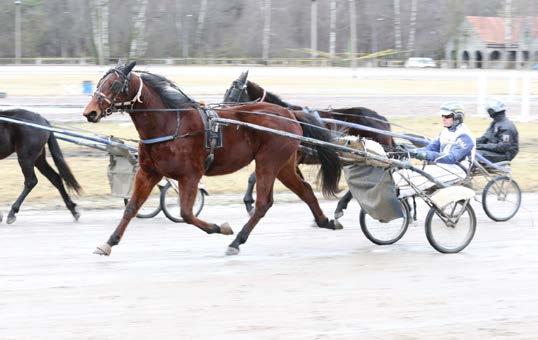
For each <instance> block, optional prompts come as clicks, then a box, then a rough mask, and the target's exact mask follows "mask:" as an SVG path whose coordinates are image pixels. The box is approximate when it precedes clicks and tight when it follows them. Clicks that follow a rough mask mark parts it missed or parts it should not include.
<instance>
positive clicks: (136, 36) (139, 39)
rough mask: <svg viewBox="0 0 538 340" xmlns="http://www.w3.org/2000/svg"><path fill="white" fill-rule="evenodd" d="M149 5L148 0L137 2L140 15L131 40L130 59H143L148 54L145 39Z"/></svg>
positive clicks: (135, 23)
mask: <svg viewBox="0 0 538 340" xmlns="http://www.w3.org/2000/svg"><path fill="white" fill-rule="evenodd" d="M147 5H148V0H138V1H137V8H138V13H137V15H136V17H135V21H134V27H133V36H132V38H131V48H130V49H129V58H130V59H136V58H142V57H143V56H144V55H145V54H146V48H147V46H148V44H147V42H146V39H145V36H146V7H147Z"/></svg>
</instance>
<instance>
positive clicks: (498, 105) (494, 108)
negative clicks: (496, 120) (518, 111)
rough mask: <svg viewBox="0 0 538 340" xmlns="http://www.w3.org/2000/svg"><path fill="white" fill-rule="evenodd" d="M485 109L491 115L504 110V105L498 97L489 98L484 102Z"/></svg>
mask: <svg viewBox="0 0 538 340" xmlns="http://www.w3.org/2000/svg"><path fill="white" fill-rule="evenodd" d="M486 111H488V114H489V115H490V116H491V117H494V116H495V115H496V114H498V113H502V112H504V111H506V105H504V103H503V102H501V101H500V100H498V99H493V98H490V99H488V100H487V102H486Z"/></svg>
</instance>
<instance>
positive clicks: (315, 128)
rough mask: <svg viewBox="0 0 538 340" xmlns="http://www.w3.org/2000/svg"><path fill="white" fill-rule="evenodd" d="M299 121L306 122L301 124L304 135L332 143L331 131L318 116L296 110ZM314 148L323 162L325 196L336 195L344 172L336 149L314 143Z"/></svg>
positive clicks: (322, 188) (320, 173)
mask: <svg viewBox="0 0 538 340" xmlns="http://www.w3.org/2000/svg"><path fill="white" fill-rule="evenodd" d="M294 113H295V117H296V118H297V120H298V121H300V122H302V123H305V124H301V127H302V128H303V136H304V137H310V138H313V139H317V140H320V141H324V142H329V143H331V142H332V141H333V140H332V135H331V132H330V131H328V130H327V129H326V128H325V125H324V124H323V122H322V121H321V120H320V119H319V118H318V117H316V116H314V115H311V114H305V113H303V112H300V111H294ZM313 148H314V149H315V150H316V151H317V153H318V158H319V161H320V164H321V169H320V172H319V174H318V176H319V178H320V179H321V181H320V184H321V192H322V193H323V196H325V197H331V196H336V194H337V193H338V192H339V191H340V189H339V188H338V183H339V182H340V175H341V173H342V166H341V164H340V159H339V158H338V155H337V153H336V151H335V150H334V149H332V148H330V147H328V146H323V145H317V144H316V145H313Z"/></svg>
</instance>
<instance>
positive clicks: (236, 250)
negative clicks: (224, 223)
mask: <svg viewBox="0 0 538 340" xmlns="http://www.w3.org/2000/svg"><path fill="white" fill-rule="evenodd" d="M238 254H239V248H234V247H228V249H226V255H238Z"/></svg>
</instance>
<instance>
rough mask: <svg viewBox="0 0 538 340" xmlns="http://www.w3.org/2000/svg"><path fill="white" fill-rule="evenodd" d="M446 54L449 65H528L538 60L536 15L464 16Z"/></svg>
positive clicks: (526, 67) (467, 66) (516, 66)
mask: <svg viewBox="0 0 538 340" xmlns="http://www.w3.org/2000/svg"><path fill="white" fill-rule="evenodd" d="M445 58H446V60H448V61H449V63H450V65H448V66H450V67H458V68H499V69H504V68H518V69H519V68H522V69H529V68H531V66H532V65H533V64H535V63H538V17H523V18H516V17H514V18H509V19H507V18H503V17H478V16H467V17H465V19H464V21H463V23H462V24H461V26H460V28H459V29H458V31H457V33H456V34H455V35H454V37H452V38H451V39H450V40H449V41H448V43H447V44H446V48H445Z"/></svg>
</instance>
